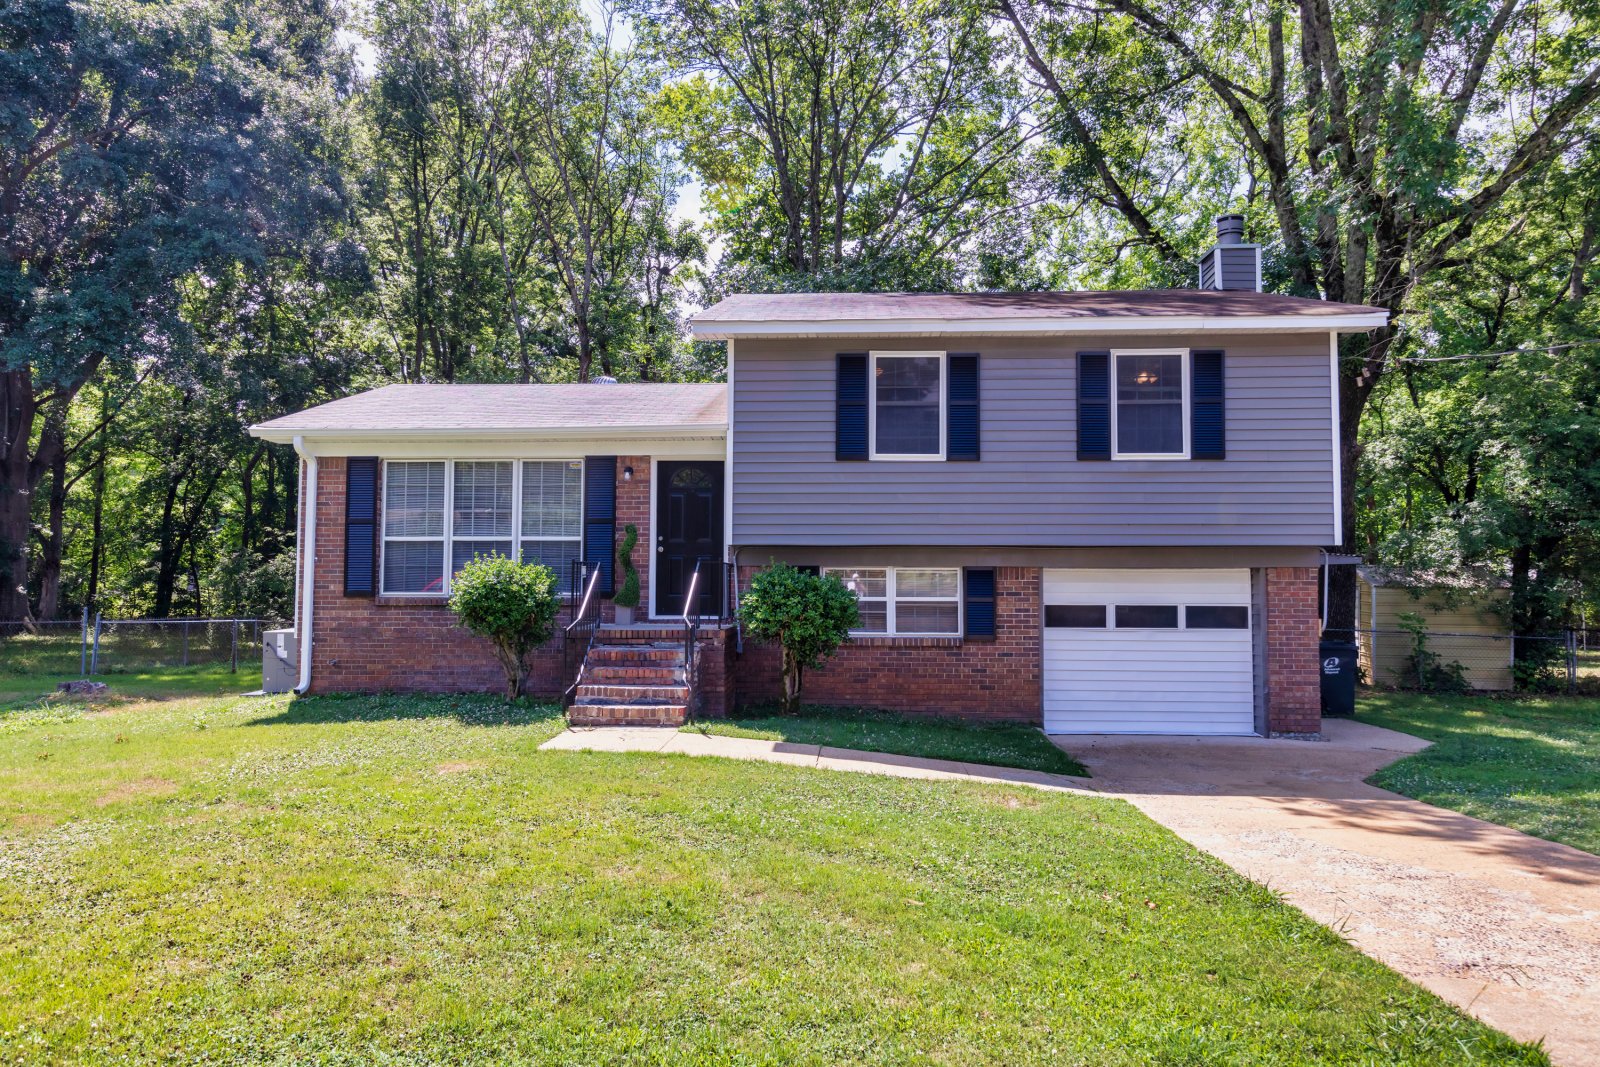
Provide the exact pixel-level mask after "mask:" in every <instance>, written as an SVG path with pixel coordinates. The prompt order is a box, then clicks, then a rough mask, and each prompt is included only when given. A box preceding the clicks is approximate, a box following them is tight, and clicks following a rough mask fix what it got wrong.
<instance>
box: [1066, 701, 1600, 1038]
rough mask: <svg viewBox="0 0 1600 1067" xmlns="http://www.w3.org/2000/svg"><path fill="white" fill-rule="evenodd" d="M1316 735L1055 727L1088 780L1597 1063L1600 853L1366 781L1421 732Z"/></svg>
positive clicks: (1445, 983) (1486, 1014) (1472, 1001)
mask: <svg viewBox="0 0 1600 1067" xmlns="http://www.w3.org/2000/svg"><path fill="white" fill-rule="evenodd" d="M1324 727H1325V730H1326V734H1327V736H1328V738H1329V740H1328V741H1327V742H1320V743H1319V742H1311V741H1266V740H1262V739H1260V738H1155V737H1070V738H1067V737H1063V738H1055V739H1053V740H1055V741H1057V743H1058V744H1060V745H1061V746H1062V747H1063V748H1065V749H1066V750H1067V751H1069V752H1071V753H1072V754H1073V755H1074V756H1076V757H1077V758H1078V759H1079V760H1081V761H1082V762H1083V763H1084V764H1085V765H1087V766H1088V767H1089V770H1090V772H1091V773H1092V774H1093V775H1094V779H1093V781H1094V785H1095V787H1096V788H1097V789H1100V790H1102V791H1104V792H1106V793H1109V794H1114V795H1116V796H1119V797H1121V798H1123V799H1124V800H1127V801H1129V802H1130V803H1132V804H1134V805H1135V806H1137V807H1138V808H1139V809H1140V810H1141V811H1143V812H1144V813H1145V814H1147V815H1149V816H1150V817H1151V818H1152V819H1155V820H1156V821H1157V822H1159V823H1161V824H1162V825H1163V826H1166V827H1168V828H1169V829H1171V830H1172V831H1173V832H1174V833H1176V834H1178V835H1179V836H1180V837H1182V838H1184V839H1185V840H1186V841H1188V842H1190V843H1191V844H1193V845H1195V846H1196V847H1198V848H1201V849H1204V850H1205V851H1206V852H1209V853H1211V854H1212V855H1214V856H1216V857H1217V858H1219V859H1221V860H1222V861H1223V862H1225V863H1227V864H1228V865H1229V866H1231V867H1233V868H1234V869H1235V870H1237V871H1239V872H1240V873H1242V874H1244V875H1245V876H1246V877H1249V878H1251V879H1254V880H1255V881H1257V882H1261V883H1262V884H1264V885H1267V886H1270V887H1271V888H1273V889H1276V890H1278V891H1279V892H1281V893H1283V895H1284V896H1285V898H1286V899H1288V901H1289V902H1290V903H1292V904H1294V905H1295V906H1296V907H1298V908H1300V909H1301V910H1302V911H1304V912H1305V913H1306V914H1308V915H1310V916H1311V917H1312V918H1313V919H1316V920H1317V921H1318V922H1321V923H1324V924H1326V925H1328V926H1331V927H1332V928H1333V929H1335V930H1338V931H1340V932H1341V933H1342V934H1344V935H1345V936H1346V937H1347V938H1349V939H1350V941H1351V942H1352V943H1354V944H1355V945H1356V946H1357V947H1359V948H1360V949H1361V950H1362V951H1363V952H1366V953H1367V954H1368V955H1370V956H1372V957H1374V958H1376V959H1378V960H1380V961H1382V962H1383V963H1386V964H1388V965H1389V966H1390V967H1393V968H1394V969H1395V970H1397V971H1399V972H1400V973H1401V974H1403V975H1405V976H1406V977H1407V978H1410V979H1411V980H1412V981H1414V982H1417V983H1418V984H1420V985H1422V986H1424V987H1426V988H1427V989H1430V990H1432V991H1433V992H1435V993H1437V994H1438V995H1439V996H1441V997H1443V998H1444V999H1446V1000H1448V1001H1450V1002H1451V1003H1453V1004H1456V1005H1458V1006H1460V1007H1462V1008H1466V1009H1467V1010H1469V1011H1471V1013H1472V1014H1474V1015H1476V1016H1477V1017H1478V1018H1480V1019H1482V1020H1483V1021H1485V1022H1487V1023H1488V1024H1489V1025H1491V1026H1494V1027H1496V1028H1497V1029H1500V1030H1503V1031H1505V1032H1506V1033H1508V1034H1510V1035H1512V1036H1513V1037H1516V1038H1519V1039H1521V1040H1524V1041H1537V1040H1539V1039H1541V1038H1542V1039H1544V1041H1545V1047H1546V1049H1547V1050H1548V1051H1549V1053H1550V1056H1551V1058H1552V1059H1553V1060H1554V1061H1555V1062H1556V1063H1557V1064H1563V1065H1570V1067H1579V1065H1584V1067H1593V1065H1597V1064H1600V857H1596V856H1591V855H1590V854H1589V853H1587V852H1581V851H1579V850H1578V849H1575V848H1568V847H1567V846H1565V845H1557V844H1553V843H1551V842H1548V841H1541V840H1539V839H1538V838H1534V837H1529V836H1527V835H1526V834H1521V833H1518V832H1517V831H1515V830H1508V829H1506V828H1505V827H1503V826H1495V825H1493V824H1492V823H1486V822H1481V821H1479V820H1477V819H1472V818H1468V817H1467V816H1465V815H1458V814H1456V813H1455V812H1451V811H1445V810H1443V809H1440V808H1435V807H1431V806H1429V805H1427V804H1423V803H1420V802H1419V801H1415V800H1409V799H1407V798H1405V797H1402V796H1399V795H1397V794H1394V793H1390V792H1387V791H1386V790H1382V789H1376V788H1374V787H1372V786H1369V785H1366V784H1365V783H1364V782H1363V779H1365V778H1366V777H1367V776H1369V775H1370V774H1372V773H1373V772H1374V771H1376V770H1378V769H1379V768H1380V767H1383V766H1385V765H1387V764H1389V763H1392V762H1394V761H1395V760H1397V759H1400V758H1401V757H1403V756H1407V755H1410V754H1411V753H1413V752H1417V751H1420V750H1421V749H1423V748H1426V747H1427V745H1428V742H1426V741H1423V740H1420V739H1419V738H1415V737H1412V736H1410V735H1408V734H1401V733H1395V732H1393V731H1390V730H1383V729H1379V728H1378V727H1375V726H1367V725H1364V724H1362V723H1356V722H1351V721H1349V720H1328V721H1327V722H1325V724H1324Z"/></svg>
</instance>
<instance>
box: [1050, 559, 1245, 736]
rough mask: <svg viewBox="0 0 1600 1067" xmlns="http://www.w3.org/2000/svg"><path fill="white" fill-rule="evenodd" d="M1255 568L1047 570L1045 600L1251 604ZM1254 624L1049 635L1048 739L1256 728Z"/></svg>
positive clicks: (1110, 603) (1072, 630)
mask: <svg viewBox="0 0 1600 1067" xmlns="http://www.w3.org/2000/svg"><path fill="white" fill-rule="evenodd" d="M1250 599H1251V598H1250V572H1249V571H1248V570H1244V569H1227V570H1192V571H1180V570H1046V571H1045V572H1044V604H1045V605H1046V606H1048V605H1051V604H1105V605H1108V606H1115V605H1118V604H1124V605H1130V604H1178V605H1190V604H1202V605H1238V606H1249V605H1250ZM1252 629H1253V627H1250V628H1246V629H1243V630H1155V629H1133V630H1119V629H1104V630H1096V629H1076V628H1068V627H1050V626H1047V627H1045V630H1044V728H1045V732H1046V733H1079V734H1084V733H1108V734H1109V733H1148V734H1162V733H1166V734H1249V733H1254V732H1255V672H1254V663H1253V644H1254V641H1253V638H1252Z"/></svg>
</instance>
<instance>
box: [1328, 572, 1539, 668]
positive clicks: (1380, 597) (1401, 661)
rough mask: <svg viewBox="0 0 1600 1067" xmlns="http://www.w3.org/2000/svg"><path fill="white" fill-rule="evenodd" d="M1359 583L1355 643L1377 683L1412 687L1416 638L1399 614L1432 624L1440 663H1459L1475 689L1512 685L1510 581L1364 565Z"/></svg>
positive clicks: (1431, 635) (1431, 643) (1431, 637)
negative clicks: (1407, 630)
mask: <svg viewBox="0 0 1600 1067" xmlns="http://www.w3.org/2000/svg"><path fill="white" fill-rule="evenodd" d="M1357 575H1358V577H1357V581H1356V625H1357V627H1358V631H1357V634H1356V644H1357V645H1358V646H1359V648H1360V659H1359V662H1360V665H1361V669H1362V671H1363V672H1364V674H1365V676H1366V678H1367V680H1368V681H1369V682H1370V683H1371V684H1373V685H1380V686H1395V685H1401V686H1405V685H1411V684H1413V682H1414V678H1413V677H1412V675H1413V674H1414V673H1415V669H1414V667H1413V665H1412V654H1411V653H1412V638H1411V635H1410V634H1408V633H1406V632H1405V631H1404V629H1402V627H1401V624H1400V616H1401V615H1405V614H1414V615H1419V616H1421V617H1422V619H1423V621H1424V622H1425V623H1426V624H1427V630H1428V634H1429V636H1428V650H1429V651H1430V652H1432V653H1434V654H1435V655H1437V656H1438V657H1439V660H1440V662H1441V663H1444V664H1451V663H1459V664H1460V665H1461V667H1462V680H1463V681H1464V682H1465V683H1466V684H1467V686H1468V687H1469V688H1472V689H1510V688H1511V687H1512V675H1511V663H1512V652H1513V649H1512V640H1511V628H1510V627H1509V626H1508V625H1507V624H1506V616H1505V612H1506V609H1507V608H1508V607H1509V605H1510V599H1511V587H1510V582H1509V581H1506V580H1504V579H1498V580H1486V579H1483V578H1478V577H1473V578H1445V577H1441V576H1435V575H1427V574H1415V573H1406V572H1397V571H1392V570H1387V569H1384V568H1380V567H1361V568H1359V569H1358V571H1357Z"/></svg>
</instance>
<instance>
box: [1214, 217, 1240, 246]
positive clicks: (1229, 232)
mask: <svg viewBox="0 0 1600 1067" xmlns="http://www.w3.org/2000/svg"><path fill="white" fill-rule="evenodd" d="M1243 243H1244V216H1243V215H1218V216H1217V244H1219V245H1238V244H1243Z"/></svg>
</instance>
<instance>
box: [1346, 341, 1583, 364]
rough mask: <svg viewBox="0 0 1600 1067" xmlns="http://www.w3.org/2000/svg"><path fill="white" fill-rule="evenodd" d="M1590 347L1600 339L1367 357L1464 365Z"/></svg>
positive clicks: (1370, 358) (1377, 360)
mask: <svg viewBox="0 0 1600 1067" xmlns="http://www.w3.org/2000/svg"><path fill="white" fill-rule="evenodd" d="M1588 345H1600V337H1590V338H1587V339H1585V340H1582V341H1568V342H1566V343H1564V344H1559V345H1542V346H1538V347H1533V348H1507V349H1505V350H1504V351H1501V352H1467V353H1463V354H1461V355H1458V356H1367V357H1366V362H1368V363H1462V362H1465V361H1466V360H1472V359H1502V358H1504V357H1506V356H1522V355H1529V354H1532V353H1536V352H1564V351H1566V350H1567V349H1569V348H1583V347H1586V346H1588Z"/></svg>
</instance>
